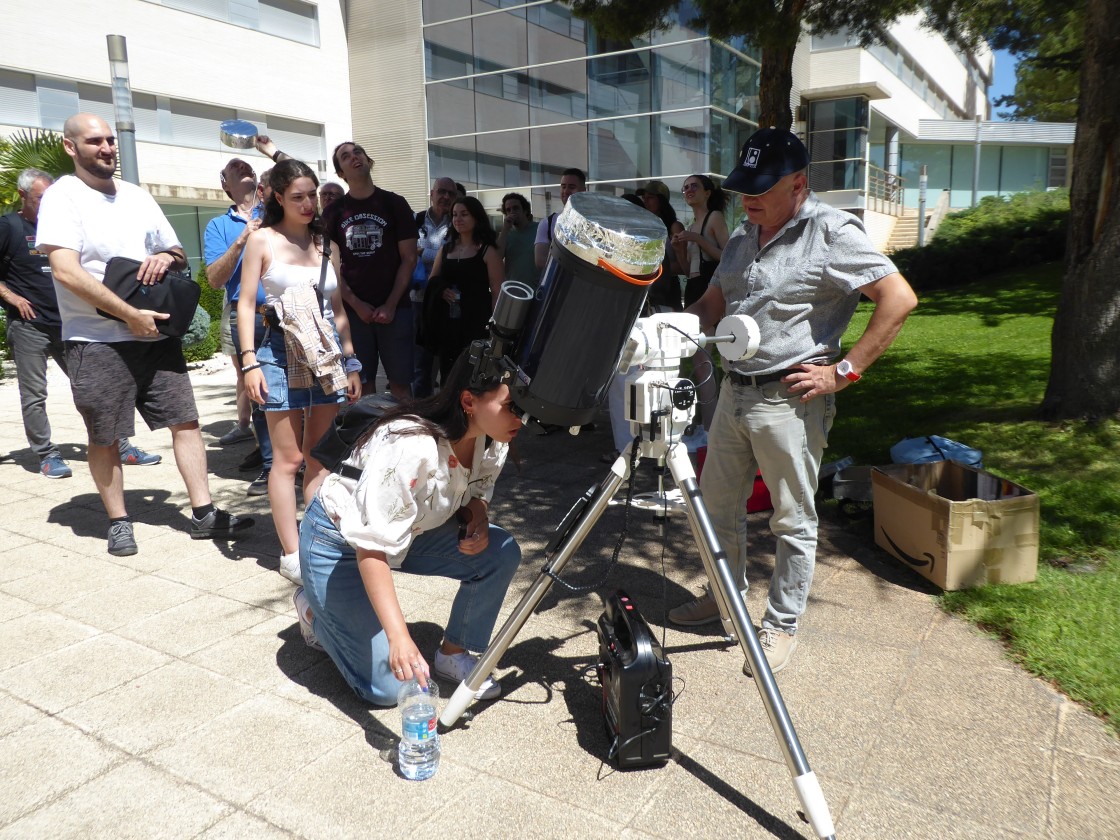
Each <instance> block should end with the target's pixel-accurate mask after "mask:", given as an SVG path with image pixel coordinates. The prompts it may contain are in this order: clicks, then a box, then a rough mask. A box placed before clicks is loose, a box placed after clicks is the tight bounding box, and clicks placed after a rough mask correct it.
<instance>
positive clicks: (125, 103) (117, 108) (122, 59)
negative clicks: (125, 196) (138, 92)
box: [105, 35, 140, 184]
mask: <svg viewBox="0 0 1120 840" xmlns="http://www.w3.org/2000/svg"><path fill="white" fill-rule="evenodd" d="M105 41H106V42H107V43H108V45H109V76H110V77H111V80H112V91H113V114H114V116H115V118H116V129H117V153H118V154H119V156H120V162H121V178H123V179H124V180H125V181H128V182H129V183H130V184H139V183H140V171H139V170H138V169H137V166H136V123H135V121H134V120H133V118H132V88H131V86H130V85H129V82H128V47H127V45H126V44H125V39H124V36H123V35H106V36H105Z"/></svg>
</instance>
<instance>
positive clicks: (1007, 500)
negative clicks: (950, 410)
mask: <svg viewBox="0 0 1120 840" xmlns="http://www.w3.org/2000/svg"><path fill="white" fill-rule="evenodd" d="M871 485H872V496H873V501H874V508H875V543H876V544H877V545H878V546H880V547H881V548H884V549H886V550H887V551H888V552H889V553H890V554H893V555H894V556H895V557H897V558H898V559H899V560H901V561H902V562H903V563H905V564H906V565H907V566H909V567H910V568H912V569H914V570H915V571H916V572H918V574H920V575H922V576H923V577H926V578H929V580H931V581H933V582H934V583H936V584H937V585H938V586H940V587H941V588H942V589H967V588H969V587H973V586H980V585H982V584H985V583H1024V582H1027V581H1032V580H1034V579H1035V574H1036V573H1037V570H1038V496H1037V495H1036V494H1035V493H1033V492H1031V491H1030V490H1028V489H1026V488H1025V487H1021V486H1019V485H1018V484H1013V483H1012V482H1010V481H1007V480H1005V479H1002V478H999V477H998V476H994V475H992V474H991V473H987V472H984V471H983V470H978V469H973V468H972V467H965V466H962V465H961V464H957V463H955V462H953V461H938V462H935V463H932V464H893V465H891V466H886V467H876V468H875V469H874V470H872V473H871Z"/></svg>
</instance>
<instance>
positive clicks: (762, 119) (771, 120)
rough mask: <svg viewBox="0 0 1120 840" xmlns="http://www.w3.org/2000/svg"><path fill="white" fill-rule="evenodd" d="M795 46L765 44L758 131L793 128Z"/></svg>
mask: <svg viewBox="0 0 1120 840" xmlns="http://www.w3.org/2000/svg"><path fill="white" fill-rule="evenodd" d="M795 49H797V41H794V42H793V43H792V44H765V45H763V47H762V69H761V70H760V71H759V77H758V87H759V90H758V97H759V115H758V127H759V128H769V127H770V126H773V127H774V128H785V129H788V128H790V127H791V126H792V125H793V110H792V109H791V108H790V106H789V93H790V91H791V90H792V89H793V51H794V50H795Z"/></svg>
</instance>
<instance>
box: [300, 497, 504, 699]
mask: <svg viewBox="0 0 1120 840" xmlns="http://www.w3.org/2000/svg"><path fill="white" fill-rule="evenodd" d="M299 559H300V569H301V571H302V574H303V586H304V593H305V594H306V595H307V600H308V603H309V604H310V605H311V611H312V613H314V622H313V628H314V630H315V636H316V638H318V640H319V642H320V643H321V644H322V645H323V647H324V649H326V651H327V653H328V654H330V657H331V659H333V660H334V664H335V665H336V666H337V667H338V670H339V671H340V672H341V673H342V676H343V677H344V678H345V679H346V682H347V683H349V685H350V687H351V688H353V689H354V691H355V692H357V694H358V696H360V697H361V698H362V699H363V700H366V701H368V702H370V703H374V704H376V705H379V706H393V705H396V702H397V691H398V690H399V689H400V686H401V683H400V681H399V680H398V679H397V678H396V677H394V676H393V673H392V670H391V669H390V667H389V640H388V638H387V637H386V635H385V631H384V630H383V629H382V627H381V622H380V621H378V618H377V613H376V612H375V611H374V609H373V605H372V604H371V603H370V600H369V596H368V595H367V594H366V590H365V585H364V584H363V583H362V577H361V573H360V572H359V571H358V560H357V554H356V553H355V551H354V549H353V547H352V546H351V545H350V544H349V543H347V542H346V540H345V539H343V537H342V534H340V533H339V531H338V528H336V527H335V526H334V523H333V522H331V521H330V518H329V517H328V516H327V514H326V512H325V511H324V510H323V506H322V504H321V503H320V502H319V499H318V497H316V498H315V499H314V500H312V502H311V504H310V505H308V506H307V511H306V512H305V513H304V516H303V522H302V524H301V525H300V529H299ZM520 563H521V548H520V547H519V546H518V544H517V541H516V540H514V538H513V537H512V536H510V534H509V533H508V532H506V531H505V530H503V529H501V528H499V527H497V526H496V525H491V526H490V544H489V546H488V547H487V548H486V550H485V551H483V552H482V553H481V554H475V555H467V554H463V553H461V552H460V551H459V536H458V524H457V523H456V522H455V520H454V519H451V520H449V521H448V522H446V523H445V524H444V525H442V526H441V527H439V528H436V529H435V530H432V531H427V532H425V533H423V534H420V535H419V536H417V537H416V538H415V539H414V540H413V541H412V545H411V547H410V548H409V550H408V555H407V556H406V557H405V560H404V564H403V565H402V566H401V567H400V569H398V570H397V571H398V572H406V573H408V574H414V575H435V576H439V577H448V578H451V579H453V580H458V581H460V584H459V591H458V593H456V595H455V600H454V601H453V602H452V605H451V615H450V617H449V618H448V619H447V627H446V630H445V631H444V636H443V638H444V641H446V642H449V643H451V644H453V645H458V646H459V647H463V648H466V649H467V650H475V651H482V650H485V649H486V647H487V645H489V643H490V634H491V633H492V632H493V630H494V624H495V623H496V622H497V620H498V611H499V610H500V609H501V607H502V601H503V600H504V598H505V596H506V590H507V589H509V584H510V581H511V580H513V575H514V573H515V572H516V571H517V567H518V565H519V564H520Z"/></svg>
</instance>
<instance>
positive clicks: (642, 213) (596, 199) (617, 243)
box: [552, 192, 669, 277]
mask: <svg viewBox="0 0 1120 840" xmlns="http://www.w3.org/2000/svg"><path fill="white" fill-rule="evenodd" d="M552 234H553V237H554V238H555V239H556V241H557V243H559V244H560V245H561V246H562V247H564V248H565V249H567V250H568V251H570V252H571V253H572V254H574V255H575V256H577V257H579V258H580V259H582V260H585V261H586V262H589V263H591V264H592V265H598V264H599V260H600V259H602V260H604V261H605V262H607V263H609V264H610V265H611V266H613V267H614V268H616V269H618V270H619V271H621V272H623V273H624V274H629V275H631V276H634V277H644V276H646V275H649V274H653V273H654V272H655V271H657V269H658V267H659V266H660V265H661V263H662V261H663V260H664V259H665V240H666V239H667V238H668V235H669V234H668V231H667V230H666V229H665V223H664V222H662V221H661V219H659V218H657V216H655V215H654V214H653V213H651V212H649V211H648V210H646V209H645V208H644V207H639V206H638V205H636V204H633V203H632V202H630V201H627V200H626V199H625V198H619V197H618V196H614V195H609V194H607V193H601V192H578V193H573V194H572V195H571V197H569V198H568V203H567V205H565V207H564V209H563V210H562V211H561V212H560V214H559V215H558V216H557V217H556V224H555V225H554V226H553V231H552Z"/></svg>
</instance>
